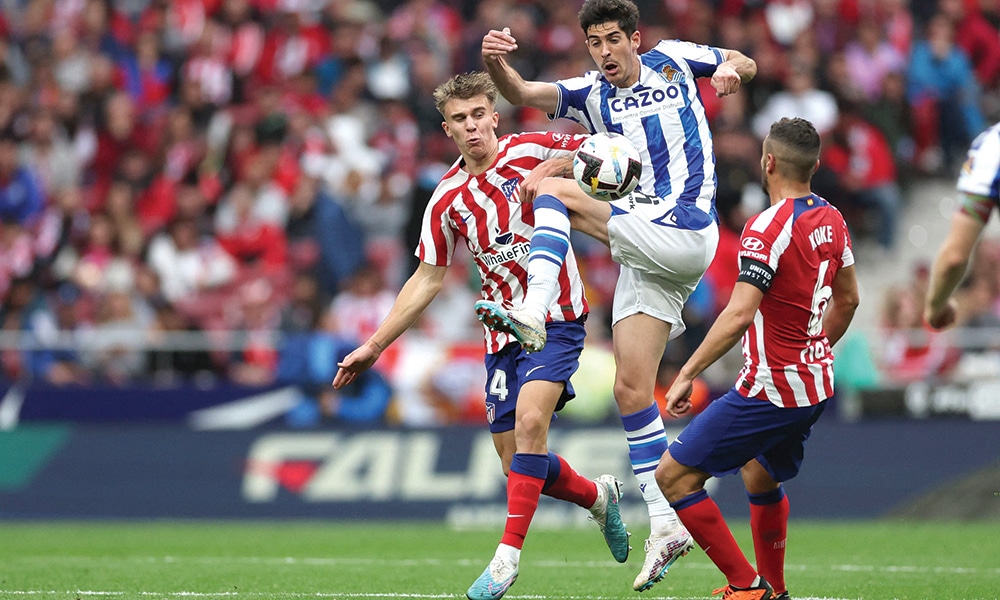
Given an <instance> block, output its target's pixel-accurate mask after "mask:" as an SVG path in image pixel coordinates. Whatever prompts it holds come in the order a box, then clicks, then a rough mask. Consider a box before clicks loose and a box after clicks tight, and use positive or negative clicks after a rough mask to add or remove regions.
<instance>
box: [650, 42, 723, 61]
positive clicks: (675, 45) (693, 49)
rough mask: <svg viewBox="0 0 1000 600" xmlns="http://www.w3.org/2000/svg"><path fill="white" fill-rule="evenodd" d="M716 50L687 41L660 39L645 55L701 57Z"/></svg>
mask: <svg viewBox="0 0 1000 600" xmlns="http://www.w3.org/2000/svg"><path fill="white" fill-rule="evenodd" d="M715 50H718V49H717V48H715V47H713V46H709V45H707V44H698V43H696V42H690V41H687V40H679V39H676V38H675V39H661V40H660V41H658V42H656V45H654V46H653V47H652V48H650V49H649V50H648V51H647V52H646V54H652V53H660V54H665V55H668V56H679V57H682V58H683V57H687V56H691V55H701V54H705V53H710V52H713V51H715Z"/></svg>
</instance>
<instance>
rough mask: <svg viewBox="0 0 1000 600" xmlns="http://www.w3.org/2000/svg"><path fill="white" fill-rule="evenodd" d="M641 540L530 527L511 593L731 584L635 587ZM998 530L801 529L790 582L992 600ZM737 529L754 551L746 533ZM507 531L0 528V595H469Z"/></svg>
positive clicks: (796, 526) (867, 593) (914, 526)
mask: <svg viewBox="0 0 1000 600" xmlns="http://www.w3.org/2000/svg"><path fill="white" fill-rule="evenodd" d="M644 533H645V532H644V531H641V530H637V531H635V532H634V537H633V542H634V543H633V545H634V546H635V547H636V548H635V549H634V550H633V553H632V555H631V557H630V558H629V561H628V563H626V564H625V565H620V564H617V563H615V562H614V561H613V560H612V558H611V556H610V553H609V552H608V550H607V548H606V547H605V546H604V543H603V539H602V538H601V536H600V533H599V532H598V530H597V528H596V527H594V528H593V529H569V530H559V531H556V530H548V529H538V530H535V531H532V532H531V534H530V535H529V537H528V542H527V545H526V547H525V550H524V554H523V556H522V560H521V574H520V578H519V579H518V581H517V583H516V584H515V585H514V587H512V588H511V590H510V592H509V593H508V594H507V596H506V598H510V599H511V600H515V599H517V598H532V599H534V600H545V599H550V598H551V599H556V598H563V599H575V598H580V599H582V598H594V599H601V600H604V599H616V598H634V599H642V600H646V599H649V598H675V599H680V598H684V599H694V598H708V597H710V594H711V591H712V589H713V588H715V587H721V586H722V585H724V583H725V581H724V579H723V577H722V576H721V574H719V573H718V572H717V571H716V569H715V567H714V566H713V565H712V564H711V562H710V561H709V560H708V558H707V557H706V556H705V554H704V553H703V552H701V550H700V549H697V548H696V549H695V550H694V551H693V552H691V554H689V555H688V556H687V557H685V558H683V559H681V560H680V561H678V563H677V564H676V565H675V566H674V567H673V568H672V569H671V572H670V573H669V574H668V575H667V577H666V578H665V579H664V580H663V581H662V582H660V583H659V584H657V585H656V586H654V587H653V589H652V590H650V591H648V592H645V593H643V594H641V595H639V594H637V593H635V592H633V591H632V589H631V583H632V579H633V577H634V576H635V574H636V573H637V572H638V569H639V567H640V566H641V564H642V554H641V546H642V538H641V537H640V536H642V535H643V534H644ZM998 533H1000V525H998V524H996V523H993V522H982V523H971V524H970V523H909V522H891V523H889V522H796V521H793V522H792V524H791V527H790V532H789V539H788V557H787V572H786V578H787V581H788V585H789V590H790V593H791V594H792V597H793V598H798V599H803V598H831V599H843V598H864V599H865V600H882V599H891V598H898V599H924V598H935V599H942V598H955V599H968V600H971V599H974V598H975V599H983V598H997V597H998V595H1000V535H998ZM736 534H737V539H738V540H739V542H740V544H741V546H742V547H743V548H744V551H745V552H748V553H750V555H752V546H751V542H750V538H749V531H748V529H747V528H746V527H745V526H743V527H737V529H736ZM499 537H500V532H499V531H478V530H477V531H454V530H449V529H447V528H445V527H443V526H440V525H429V524H409V523H399V524H386V523H372V524H367V523H365V524H352V525H343V524H336V523H327V522H316V523H312V522H309V523H304V522H301V521H295V522H287V523H274V522H268V523H241V522H228V523H216V522H211V523H206V522H180V523H175V522H151V523H150V522H127V523H118V522H115V523H104V522H96V523H89V522H88V523H62V522H56V523H41V522H38V523H34V522H33V523H0V598H30V599H42V598H53V599H77V598H79V599H81V600H86V599H88V598H171V599H172V598H252V599H272V598H273V599H299V598H338V599H339V598H342V599H355V598H357V599H363V598H386V599H390V600H391V599H393V598H464V593H465V590H466V589H467V587H468V586H469V584H471V583H472V581H473V580H474V579H475V578H476V577H477V576H478V575H479V573H480V572H482V570H483V568H484V567H485V566H486V564H487V562H488V561H489V559H490V558H491V556H492V553H493V549H494V548H495V545H496V543H497V541H498V540H499ZM751 562H752V561H751Z"/></svg>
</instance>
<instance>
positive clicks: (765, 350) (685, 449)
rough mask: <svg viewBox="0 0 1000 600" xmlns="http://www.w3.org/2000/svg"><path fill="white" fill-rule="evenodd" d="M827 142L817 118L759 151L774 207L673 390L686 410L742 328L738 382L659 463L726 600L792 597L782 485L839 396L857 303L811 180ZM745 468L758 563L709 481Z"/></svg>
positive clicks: (757, 221)
mask: <svg viewBox="0 0 1000 600" xmlns="http://www.w3.org/2000/svg"><path fill="white" fill-rule="evenodd" d="M819 151H820V139H819V134H818V133H816V129H815V128H814V127H813V125H812V124H811V123H810V122H809V121H806V120H805V119H798V118H796V119H787V118H784V119H781V120H779V121H778V122H776V123H774V124H773V125H772V126H771V130H770V133H769V134H768V136H767V138H765V139H764V143H763V152H762V154H763V156H762V158H761V172H762V175H761V176H762V179H763V184H764V189H765V191H767V193H768V195H769V197H770V199H771V206H770V208H768V209H767V210H765V211H764V212H762V213H760V214H758V215H756V216H754V217H752V218H751V219H750V220H749V221H748V222H747V224H746V226H745V227H744V229H743V235H742V237H741V239H740V252H739V258H740V274H739V278H738V280H737V283H736V285H735V287H734V288H733V293H732V296H731V298H730V300H729V304H728V305H727V306H726V308H725V310H723V311H722V313H721V314H720V315H719V318H718V319H717V320H716V321H715V323H714V324H713V325H712V328H711V329H710V330H709V332H708V334H707V335H706V336H705V339H704V341H703V342H702V343H701V345H700V346H698V348H697V349H696V350H695V352H694V354H692V355H691V358H690V359H688V361H687V362H686V363H685V364H684V366H683V367H681V370H680V373H679V374H678V375H677V378H676V379H675V380H674V383H673V385H672V386H671V387H670V389H669V390H668V391H667V397H666V400H667V410H668V412H670V414H672V415H674V416H680V415H682V414H685V413H686V412H688V411H689V410H690V408H691V402H690V400H689V396H690V394H691V389H692V382H693V381H694V378H695V377H697V376H698V374H699V373H701V372H702V371H704V370H705V368H707V367H708V366H709V365H711V364H712V363H714V362H715V361H716V360H718V359H719V358H720V357H721V356H722V355H723V354H725V353H726V352H727V351H728V350H729V349H730V348H731V347H732V346H733V345H734V344H735V343H736V341H737V340H739V339H740V337H741V336H742V338H743V342H742V346H743V356H744V357H745V363H744V366H743V370H742V371H740V374H739V377H738V378H737V379H736V385H735V387H734V388H733V389H732V390H730V391H729V393H727V394H725V395H723V396H722V397H721V398H718V399H716V400H715V401H714V402H712V403H711V404H710V405H709V406H708V408H706V409H705V410H704V411H703V412H702V413H700V414H699V415H697V416H696V417H695V418H694V420H692V421H691V423H690V424H689V425H688V426H687V428H685V429H684V431H682V432H681V434H680V435H678V436H677V439H676V440H674V443H672V444H671V445H670V447H669V449H668V450H667V452H666V453H664V455H663V457H662V459H661V461H660V465H659V466H658V467H657V469H656V480H657V483H658V484H659V485H660V489H661V490H663V495H664V496H666V497H667V500H669V501H670V504H671V506H673V507H674V509H675V510H676V511H677V516H678V517H680V519H681V521H682V522H683V523H684V525H685V527H687V529H688V531H690V532H691V535H692V536H693V537H694V539H695V541H697V542H698V545H700V546H701V547H702V548H703V549H704V550H705V553H706V554H708V556H709V558H711V559H712V561H713V562H714V563H715V564H716V566H718V567H719V570H721V571H722V572H723V573H724V574H725V576H726V579H727V580H728V585H726V586H725V587H723V588H722V589H720V590H717V592H719V591H721V592H724V593H725V598H727V600H741V599H744V600H770V599H771V598H772V597H773V598H775V599H781V598H787V589H786V586H785V576H784V560H785V537H786V531H787V528H788V498H787V497H786V496H785V491H784V488H782V486H781V482H782V481H787V480H788V479H791V478H792V477H795V475H796V474H797V473H798V471H799V465H800V464H801V462H802V455H803V446H804V444H805V441H806V439H807V438H808V437H809V433H810V431H811V429H812V426H813V424H814V423H815V422H816V420H817V419H819V417H820V415H821V414H822V413H823V409H824V408H825V407H826V402H825V401H826V400H827V399H829V398H830V397H831V396H832V395H833V352H832V350H831V347H832V346H833V345H834V344H835V343H836V342H837V340H839V339H840V338H841V337H842V336H843V335H844V332H845V331H846V330H847V327H848V325H849V324H850V322H851V319H852V318H853V317H854V312H855V310H856V309H857V306H858V301H859V300H858V285H857V280H856V279H855V275H854V254H853V252H852V250H851V238H850V235H849V234H848V231H847V224H846V223H845V222H844V218H843V217H842V216H841V214H840V212H839V211H838V210H837V209H836V208H834V207H833V206H832V205H831V204H830V203H829V202H827V201H826V200H824V199H823V198H820V197H819V196H817V195H816V194H813V193H812V191H811V189H810V182H811V180H812V175H813V173H814V172H815V171H816V167H817V166H818V165H819ZM737 471H739V472H740V473H741V474H742V476H743V482H744V485H745V486H746V490H747V495H748V496H749V501H750V527H751V530H752V532H753V543H754V553H755V558H756V561H757V569H754V568H753V567H752V566H751V565H750V563H749V562H748V561H747V559H746V557H744V556H743V552H742V551H741V550H740V548H739V546H738V545H737V544H736V540H734V539H733V535H732V533H731V532H730V531H729V528H728V527H727V526H726V523H725V521H724V520H723V518H722V514H721V513H720V512H719V507H718V506H716V504H715V502H714V501H713V500H712V499H711V498H709V496H708V494H707V493H706V492H705V488H704V484H705V481H706V480H707V479H708V478H709V477H710V476H716V477H719V476H723V475H727V474H730V473H735V472H737ZM772 586H773V589H772Z"/></svg>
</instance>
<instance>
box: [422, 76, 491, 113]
mask: <svg viewBox="0 0 1000 600" xmlns="http://www.w3.org/2000/svg"><path fill="white" fill-rule="evenodd" d="M497 94H498V92H497V86H496V84H494V83H493V80H492V79H490V76H489V75H487V74H486V73H484V72H482V71H471V72H469V73H462V74H460V75H455V76H454V77H452V78H451V79H449V80H448V81H446V82H444V83H442V84H441V85H439V86H437V88H436V89H435V90H434V106H435V107H437V109H438V112H439V113H441V116H443V117H445V118H447V117H448V115H446V114H444V105H445V104H447V103H448V101H449V100H453V99H455V98H458V99H459V100H468V99H469V98H474V97H476V96H480V95H482V96H486V99H487V100H489V103H490V105H496V103H497Z"/></svg>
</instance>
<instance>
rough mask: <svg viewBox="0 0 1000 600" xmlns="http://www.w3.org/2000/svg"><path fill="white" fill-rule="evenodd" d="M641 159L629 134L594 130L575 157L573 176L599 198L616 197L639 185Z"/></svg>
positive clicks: (628, 192) (615, 198)
mask: <svg viewBox="0 0 1000 600" xmlns="http://www.w3.org/2000/svg"><path fill="white" fill-rule="evenodd" d="M641 174H642V159H641V158H640V156H639V150H637V149H636V147H635V145H634V144H633V143H632V142H631V141H629V139H628V138H627V137H625V136H624V135H621V134H618V133H595V134H594V135H592V136H590V137H589V138H587V141H585V142H584V143H583V144H581V145H580V149H579V150H577V153H576V158H574V159H573V177H574V178H575V179H576V182H577V183H578V184H580V188H582V189H583V191H585V192H587V194H589V195H590V196H591V197H593V198H597V199H598V200H617V199H619V198H623V197H625V196H628V195H629V194H631V193H632V190H634V189H635V186H637V185H639V176H640V175H641Z"/></svg>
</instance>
